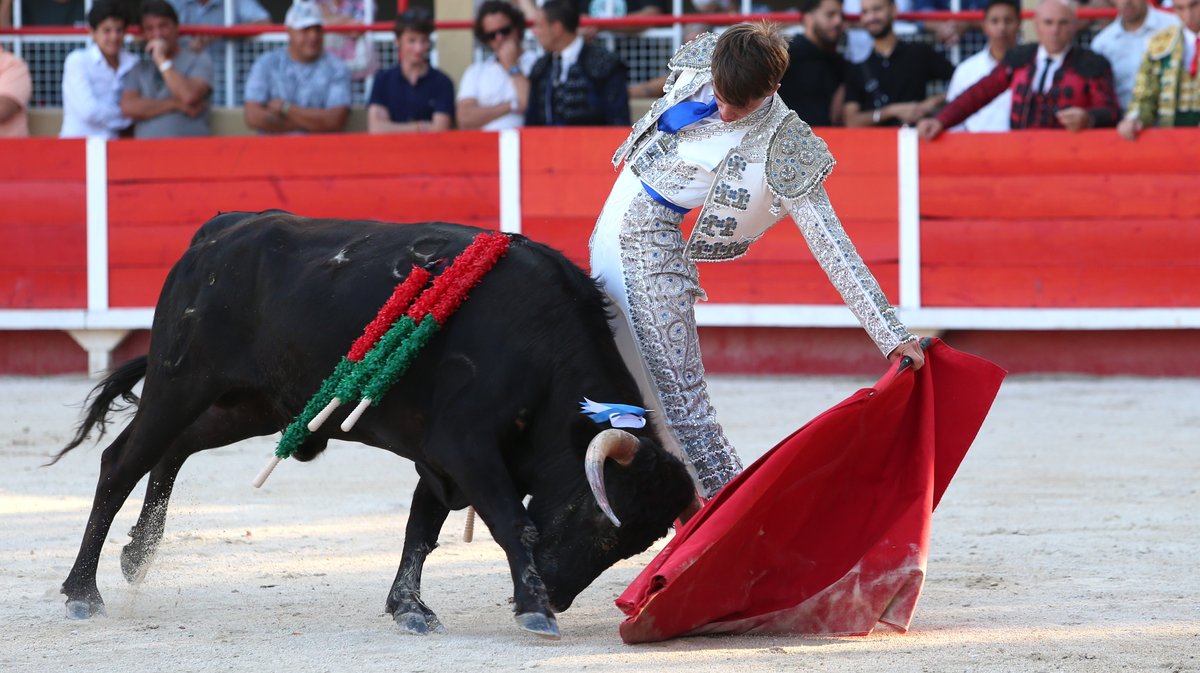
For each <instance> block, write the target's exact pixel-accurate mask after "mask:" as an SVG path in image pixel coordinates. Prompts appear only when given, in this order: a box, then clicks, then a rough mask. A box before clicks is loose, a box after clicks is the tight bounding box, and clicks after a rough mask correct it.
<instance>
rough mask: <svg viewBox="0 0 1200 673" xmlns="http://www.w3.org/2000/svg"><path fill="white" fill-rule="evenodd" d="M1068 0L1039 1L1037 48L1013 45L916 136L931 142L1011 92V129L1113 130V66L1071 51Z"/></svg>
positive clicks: (1073, 18)
mask: <svg viewBox="0 0 1200 673" xmlns="http://www.w3.org/2000/svg"><path fill="white" fill-rule="evenodd" d="M1077 25H1078V22H1077V11H1076V5H1075V3H1074V2H1073V1H1072V0H1040V1H1039V2H1038V5H1037V10H1036V12H1035V14H1034V27H1035V28H1036V30H1037V38H1038V44H1025V45H1021V46H1019V47H1014V48H1013V49H1012V50H1010V51H1009V52H1008V54H1006V55H1005V56H1004V61H1003V62H1002V63H1001V64H1000V65H998V66H996V68H995V69H994V70H992V72H991V73H989V74H988V75H987V77H984V78H983V79H981V80H979V81H978V82H976V83H975V85H974V86H972V87H971V88H969V89H967V90H966V91H964V92H963V94H962V96H959V97H958V98H957V99H955V100H954V102H953V103H950V104H949V105H947V106H946V107H945V108H944V109H943V110H942V111H941V112H939V113H938V115H937V117H933V118H929V119H922V120H921V122H920V124H919V125H918V127H917V130H918V131H920V133H921V137H923V138H926V139H932V138H936V137H937V136H938V135H939V134H940V133H941V132H942V130H943V129H945V128H948V127H952V126H955V125H957V124H959V123H961V122H962V121H963V120H965V119H966V118H967V117H969V116H971V115H972V114H974V113H975V112H976V111H978V110H980V109H981V108H983V106H984V105H987V104H988V103H989V102H991V100H992V99H994V98H995V97H996V96H999V95H1000V94H1002V93H1004V92H1005V91H1008V90H1011V91H1012V97H1013V98H1012V112H1011V113H1010V114H1009V123H1010V124H1011V126H1012V128H1014V129H1030V128H1034V129H1037V128H1042V129H1045V128H1065V129H1067V130H1068V131H1081V130H1083V129H1086V128H1092V127H1101V126H1115V125H1116V123H1117V117H1118V116H1119V115H1120V109H1119V108H1118V107H1117V97H1116V95H1115V94H1114V93H1113V84H1112V68H1111V67H1110V66H1109V65H1108V61H1106V60H1105V59H1104V57H1103V56H1101V55H1099V54H1097V53H1096V52H1094V51H1092V50H1090V49H1087V48H1085V47H1072V46H1071V40H1072V38H1074V37H1075V31H1076V28H1077Z"/></svg>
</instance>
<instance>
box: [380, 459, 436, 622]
mask: <svg viewBox="0 0 1200 673" xmlns="http://www.w3.org/2000/svg"><path fill="white" fill-rule="evenodd" d="M449 513H450V510H449V508H447V507H446V506H445V505H443V504H442V502H441V501H440V500H438V498H437V496H435V495H434V494H433V491H432V490H430V488H429V486H428V485H427V484H426V483H425V480H424V479H421V480H420V481H418V482H417V488H416V490H415V491H413V499H412V507H411V508H410V509H409V513H408V526H407V527H405V529H404V553H403V555H402V556H401V557H400V568H399V570H397V571H396V579H395V581H393V582H392V590H391V591H390V592H388V598H387V607H386V608H384V609H385V610H386V611H387V612H388V614H390V615H392V618H393V619H395V620H396V623H397V624H399V625H400V628H402V629H404V630H405V631H407V632H408V633H413V634H417V635H425V634H427V633H430V632H433V633H444V632H445V631H446V627H444V626H442V623H441V621H439V620H438V618H437V615H436V614H434V612H433V610H430V609H429V606H427V605H425V603H424V602H423V601H422V600H421V570H422V569H423V568H424V567H425V558H426V557H427V556H429V553H430V552H432V551H433V550H434V549H435V548H437V538H438V533H439V532H440V531H441V530H442V524H444V523H445V522H446V516H447V515H448V514H449Z"/></svg>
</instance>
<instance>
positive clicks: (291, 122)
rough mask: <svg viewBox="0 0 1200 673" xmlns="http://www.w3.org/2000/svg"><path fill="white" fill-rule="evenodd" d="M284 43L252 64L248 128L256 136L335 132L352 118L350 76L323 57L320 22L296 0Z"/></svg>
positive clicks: (303, 0)
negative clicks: (350, 116)
mask: <svg viewBox="0 0 1200 673" xmlns="http://www.w3.org/2000/svg"><path fill="white" fill-rule="evenodd" d="M284 25H285V26H287V34H288V43H287V47H285V48H284V49H277V50H275V51H269V52H267V53H265V54H263V55H262V56H260V57H259V58H258V60H257V61H255V62H254V67H252V68H250V77H249V78H247V79H246V103H245V107H244V113H245V116H246V126H249V127H250V128H252V129H256V130H258V131H259V132H260V133H305V132H307V133H333V132H336V131H341V130H342V128H343V127H344V126H345V125H346V118H347V117H348V116H349V115H350V72H349V71H348V70H346V66H345V64H343V63H342V62H341V61H339V60H338V59H336V58H334V57H332V56H330V55H329V54H326V53H325V29H324V25H325V24H324V19H322V18H321V10H320V9H319V8H318V7H317V5H316V3H315V2H312V0H296V2H294V3H293V4H292V6H291V8H290V9H288V11H287V16H286V18H285V19H284Z"/></svg>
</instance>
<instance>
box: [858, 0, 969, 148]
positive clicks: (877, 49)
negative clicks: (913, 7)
mask: <svg viewBox="0 0 1200 673" xmlns="http://www.w3.org/2000/svg"><path fill="white" fill-rule="evenodd" d="M895 20H896V3H895V0H863V2H862V23H863V26H864V27H865V28H866V29H867V32H869V33H870V34H871V38H872V40H873V41H874V42H873V45H872V50H871V55H870V56H868V57H867V60H866V61H864V62H862V63H860V64H857V65H855V66H853V67H851V68H850V70H849V72H847V74H846V103H845V106H844V110H845V119H846V126H899V125H901V124H915V123H916V122H917V120H919V119H920V118H921V117H924V116H925V115H928V114H930V113H931V112H933V111H934V110H935V109H936V108H937V107H938V106H939V105H941V104H942V101H943V100H945V95H944V94H934V95H932V96H930V95H928V91H929V84H930V82H934V81H945V80H948V79H950V76H951V75H953V74H954V66H952V65H950V62H949V61H947V60H946V59H945V57H943V56H941V55H940V54H938V53H936V52H934V50H933V48H932V47H930V46H929V45H927V44H922V43H919V42H901V41H900V39H899V38H897V37H896V33H895V31H894V30H893V24H894V23H895Z"/></svg>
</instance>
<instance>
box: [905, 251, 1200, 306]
mask: <svg viewBox="0 0 1200 673" xmlns="http://www.w3.org/2000/svg"><path fill="white" fill-rule="evenodd" d="M1198 288H1200V267H1195V266H1193V267H1188V268H1180V269H1175V270H1174V271H1172V273H1170V274H1161V273H1158V270H1157V269H1156V268H1154V267H1112V266H1105V265H1100V264H1097V265H1094V266H1090V267H1066V268H1064V267H1046V266H1039V265H1032V264H1031V265H1024V266H1013V265H1007V266H988V265H981V264H979V263H978V262H964V263H959V264H939V265H929V266H923V267H922V280H921V302H922V305H923V306H926V307H931V308H932V307H948V308H949V307H977V306H989V307H1013V308H1126V307H1130V308H1131V307H1146V308H1149V307H1180V308H1182V307H1195V306H1200V289H1198Z"/></svg>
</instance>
